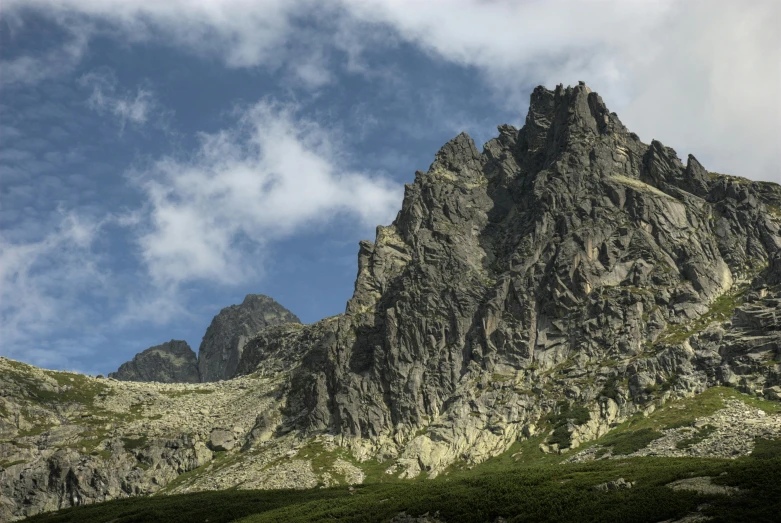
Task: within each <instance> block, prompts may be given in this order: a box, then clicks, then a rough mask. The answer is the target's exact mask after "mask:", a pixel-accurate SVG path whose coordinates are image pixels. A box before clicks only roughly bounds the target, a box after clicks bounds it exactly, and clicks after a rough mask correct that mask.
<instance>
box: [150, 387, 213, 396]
mask: <svg viewBox="0 0 781 523" xmlns="http://www.w3.org/2000/svg"><path fill="white" fill-rule="evenodd" d="M212 392H214V389H185V390H164V391H161V392H160V393H161V394H163V395H164V396H168V397H169V398H181V397H182V396H188V395H190V394H211V393H212Z"/></svg>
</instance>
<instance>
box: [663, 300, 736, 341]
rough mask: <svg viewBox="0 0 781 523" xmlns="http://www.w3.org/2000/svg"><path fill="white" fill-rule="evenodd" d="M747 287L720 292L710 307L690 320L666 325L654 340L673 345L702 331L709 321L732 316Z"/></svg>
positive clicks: (722, 320) (723, 319)
mask: <svg viewBox="0 0 781 523" xmlns="http://www.w3.org/2000/svg"><path fill="white" fill-rule="evenodd" d="M746 290H747V287H744V288H742V289H739V290H737V291H736V292H734V293H727V294H722V295H721V296H719V297H718V298H716V299H715V300H714V301H713V303H712V304H711V306H710V309H708V311H707V312H706V313H705V314H703V315H702V316H700V317H699V318H697V319H696V320H693V321H691V322H688V323H686V324H675V325H670V326H669V327H667V330H666V331H665V333H664V334H663V335H662V336H661V337H659V339H658V340H656V344H659V343H666V344H670V345H675V344H678V343H683V342H684V341H686V340H688V339H689V337H690V336H692V335H694V334H697V333H698V332H702V331H703V330H705V328H706V327H707V326H708V325H710V324H711V323H713V322H715V321H718V322H724V321H727V320H728V319H729V318H731V317H732V313H733V312H734V311H735V308H737V307H739V306H740V305H741V304H742V303H743V295H744V294H745V292H746Z"/></svg>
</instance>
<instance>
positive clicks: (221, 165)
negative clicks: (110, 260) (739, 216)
mask: <svg viewBox="0 0 781 523" xmlns="http://www.w3.org/2000/svg"><path fill="white" fill-rule="evenodd" d="M337 150H338V149H337V144H335V143H334V138H333V136H332V135H331V134H329V132H328V131H327V130H325V129H324V128H322V127H321V126H320V125H318V124H317V123H315V122H312V121H308V120H305V119H300V118H297V116H296V114H295V108H294V107H292V106H289V105H280V104H276V103H273V102H267V101H264V102H260V103H258V104H256V105H254V106H251V107H248V108H245V109H244V110H243V111H242V114H241V115H240V117H239V121H238V123H237V125H236V126H235V127H233V128H230V129H225V130H223V131H221V132H218V133H214V134H203V135H201V145H200V148H199V150H198V151H197V153H195V154H194V155H193V156H192V157H191V158H188V159H176V158H163V159H161V160H159V161H157V162H155V163H154V164H153V165H152V166H151V167H150V168H149V169H147V170H144V171H143V172H137V173H135V174H134V176H133V179H134V180H135V182H136V183H137V184H138V186H139V187H140V188H141V189H142V190H143V192H144V193H145V195H146V198H147V201H148V207H147V208H146V210H145V216H146V218H145V219H143V220H142V221H141V223H139V225H137V227H139V230H141V231H142V232H141V234H140V237H139V240H138V245H139V248H140V252H141V256H142V259H143V261H144V263H145V265H146V267H147V268H148V271H149V273H150V275H151V277H152V279H153V281H154V282H155V283H156V285H157V286H158V287H162V288H168V287H170V286H171V285H174V286H176V285H179V284H181V283H184V282H188V281H193V280H208V281H211V282H217V283H223V284H235V283H238V282H240V281H243V280H246V279H248V278H252V277H257V276H258V274H257V272H256V271H258V270H259V269H260V267H261V266H262V263H259V260H262V253H263V250H264V247H265V246H266V244H267V242H269V241H272V240H275V239H279V238H284V237H288V236H291V235H293V234H295V233H298V232H300V231H301V230H302V229H304V228H312V227H318V226H321V225H322V224H323V223H325V222H327V221H329V220H330V219H332V218H334V217H337V216H339V215H342V216H345V217H348V218H350V217H352V218H355V219H358V220H359V221H360V222H361V223H363V224H366V225H370V226H374V225H376V224H378V223H387V222H389V221H390V220H391V219H392V218H393V216H394V214H395V212H396V211H397V210H398V207H399V205H400V202H401V192H402V191H401V187H400V185H398V184H394V183H391V182H389V181H387V180H386V179H383V178H380V177H376V176H372V175H370V174H367V173H359V172H352V171H350V170H349V169H346V168H344V167H342V166H341V163H342V162H341V159H340V157H339V155H338V153H337Z"/></svg>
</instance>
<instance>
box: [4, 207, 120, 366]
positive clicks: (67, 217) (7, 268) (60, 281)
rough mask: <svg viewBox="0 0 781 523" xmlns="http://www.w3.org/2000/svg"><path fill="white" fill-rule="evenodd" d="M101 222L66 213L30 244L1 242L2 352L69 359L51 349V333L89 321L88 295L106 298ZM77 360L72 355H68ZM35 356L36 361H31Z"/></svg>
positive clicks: (44, 360) (40, 360) (43, 359)
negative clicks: (98, 243)
mask: <svg viewBox="0 0 781 523" xmlns="http://www.w3.org/2000/svg"><path fill="white" fill-rule="evenodd" d="M100 227H101V224H100V223H99V222H95V221H92V220H87V219H84V218H81V217H79V216H78V215H76V214H73V213H62V215H61V219H60V221H59V224H58V226H57V228H56V229H55V230H54V231H53V232H51V233H49V234H47V235H46V236H44V237H42V238H38V239H34V240H29V241H11V240H8V239H7V238H2V241H0V337H1V338H2V345H1V346H0V351H2V353H3V354H5V355H8V356H11V357H13V356H16V357H19V356H25V359H27V360H28V361H34V362H35V363H38V364H51V363H53V362H57V363H59V364H61V363H62V362H63V361H65V360H66V359H67V358H65V357H61V356H58V355H57V354H56V351H55V352H52V351H50V350H47V347H48V346H49V345H51V344H50V343H43V345H41V342H42V340H45V339H46V336H47V335H48V334H50V333H52V332H56V331H62V330H67V329H70V328H73V327H76V326H79V330H80V331H86V330H88V329H87V328H86V326H87V325H89V323H90V321H89V320H90V319H91V314H92V312H93V311H91V310H90V309H89V307H85V305H84V301H83V298H84V296H85V295H91V296H92V297H95V296H102V295H104V292H105V289H106V286H105V285H104V284H105V283H106V282H107V281H108V275H107V273H106V272H105V271H104V270H103V269H102V268H101V266H100V263H99V256H98V255H97V254H96V253H95V252H94V251H93V248H92V247H93V242H94V241H95V239H96V237H97V234H98V232H99V230H100ZM67 356H68V357H70V356H74V354H73V353H70V354H68V355H67ZM31 358H32V359H31Z"/></svg>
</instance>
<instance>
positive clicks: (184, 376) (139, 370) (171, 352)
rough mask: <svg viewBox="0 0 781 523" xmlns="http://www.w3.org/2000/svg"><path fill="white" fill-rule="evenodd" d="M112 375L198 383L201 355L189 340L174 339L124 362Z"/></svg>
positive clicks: (137, 378)
mask: <svg viewBox="0 0 781 523" xmlns="http://www.w3.org/2000/svg"><path fill="white" fill-rule="evenodd" d="M109 378H114V379H117V380H121V381H156V382H160V383H198V382H199V381H200V379H199V377H198V358H197V357H196V356H195V352H193V350H192V349H191V348H190V346H189V345H188V344H187V342H186V341H181V340H171V341H168V342H165V343H163V344H161V345H156V346H154V347H150V348H148V349H146V350H145V351H143V352H140V353H138V354H136V355H135V357H133V359H132V360H131V361H128V362H126V363H123V364H122V365H120V367H119V370H117V372H112V373H110V374H109Z"/></svg>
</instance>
